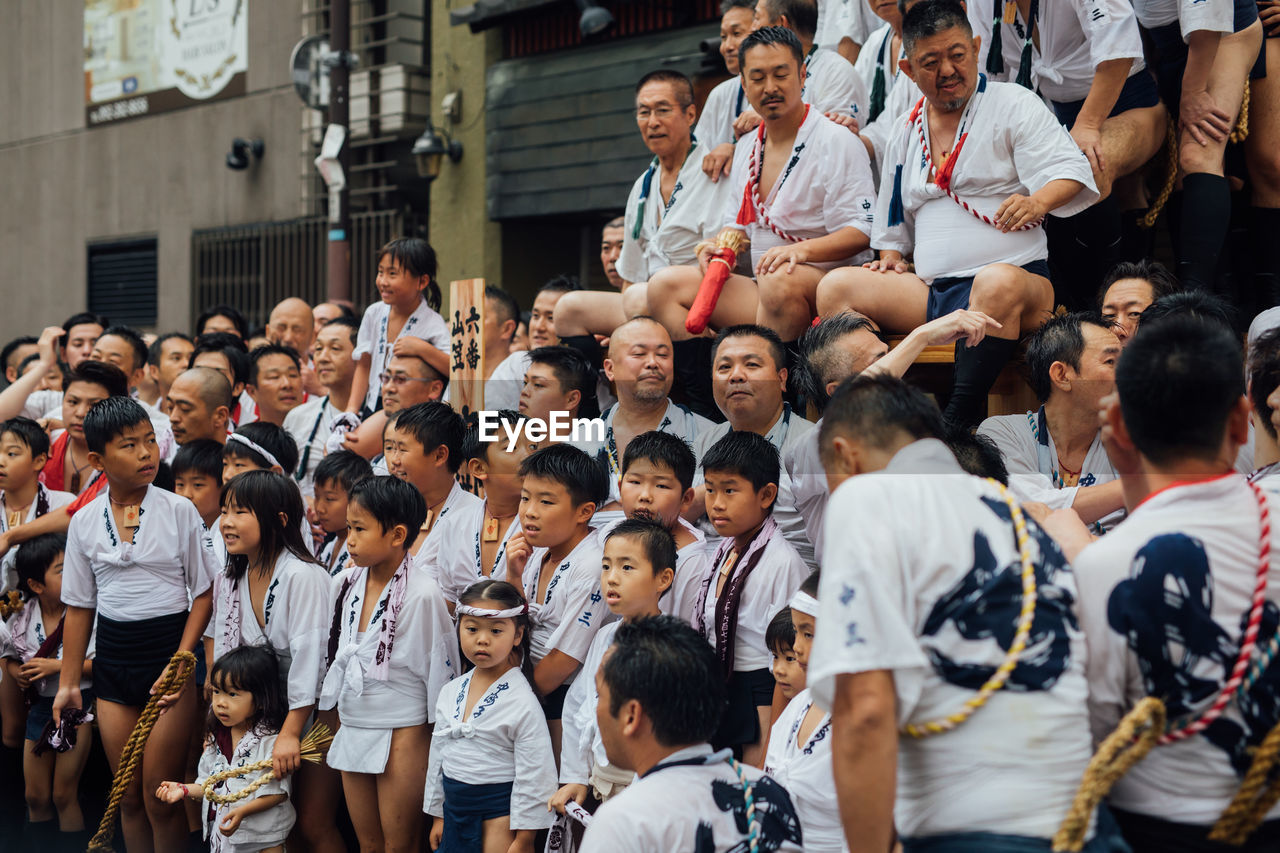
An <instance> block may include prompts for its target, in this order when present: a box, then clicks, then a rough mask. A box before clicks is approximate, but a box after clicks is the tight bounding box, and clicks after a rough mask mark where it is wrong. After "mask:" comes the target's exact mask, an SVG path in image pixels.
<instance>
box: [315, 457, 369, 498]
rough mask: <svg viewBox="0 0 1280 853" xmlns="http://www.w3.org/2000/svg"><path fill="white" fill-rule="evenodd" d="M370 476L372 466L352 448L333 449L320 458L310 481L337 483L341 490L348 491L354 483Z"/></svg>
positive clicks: (317, 483) (318, 483)
mask: <svg viewBox="0 0 1280 853" xmlns="http://www.w3.org/2000/svg"><path fill="white" fill-rule="evenodd" d="M372 476H373V466H372V465H370V464H369V460H368V459H365V458H364V457H363V456H361V455H360V454H359V453H356V452H355V451H354V450H335V451H334V452H333V453H329V454H327V455H326V456H325V457H324V458H323V459H321V460H320V464H319V465H317V466H316V472H315V475H314V477H313V478H312V482H313V483H315V484H316V485H317V486H318V485H320V484H321V483H337V484H338V486H340V487H341V488H342V491H344V492H348V493H350V492H351V489H352V487H353V486H355V484H356V483H358V482H360V481H361V480H363V479H364V478H365V477H372Z"/></svg>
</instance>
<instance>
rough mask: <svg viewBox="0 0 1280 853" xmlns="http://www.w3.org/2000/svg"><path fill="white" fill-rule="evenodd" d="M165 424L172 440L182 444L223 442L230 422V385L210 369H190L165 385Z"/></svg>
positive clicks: (225, 379) (219, 374)
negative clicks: (166, 402) (170, 431)
mask: <svg viewBox="0 0 1280 853" xmlns="http://www.w3.org/2000/svg"><path fill="white" fill-rule="evenodd" d="M168 401H169V425H170V426H171V427H172V428H173V438H174V440H175V441H176V442H177V443H178V444H179V445H182V444H186V443H188V442H191V441H196V440H197V439H201V438H210V439H213V440H214V441H216V442H218V443H219V444H224V443H226V440H227V425H228V424H229V423H230V422H231V405H232V395H231V383H230V382H228V381H227V377H225V376H223V375H222V374H221V373H220V372H218V371H217V370H214V369H213V368H211V367H193V368H191V369H190V370H187V371H184V372H183V373H181V374H179V376H178V378H177V379H175V380H173V384H172V385H170V386H169V397H168Z"/></svg>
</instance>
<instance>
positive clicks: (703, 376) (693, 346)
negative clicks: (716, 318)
mask: <svg viewBox="0 0 1280 853" xmlns="http://www.w3.org/2000/svg"><path fill="white" fill-rule="evenodd" d="M712 343H713V341H712V340H711V338H690V339H689V340H687V341H676V342H675V343H674V344H672V347H671V353H672V355H673V357H674V361H675V374H676V375H675V383H674V385H673V386H672V389H671V396H672V397H673V398H675V400H676V402H678V403H684V405H686V406H688V407H689V409H690V410H691V411H693V412H694V413H695V414H699V415H702V416H703V417H704V418H708V419H709V420H711V421H712V422H714V423H724V420H725V417H724V413H723V412H721V411H720V409H719V407H717V406H716V400H715V397H714V396H713V395H712V393H711V344H712ZM677 392H680V393H679V395H678V396H677Z"/></svg>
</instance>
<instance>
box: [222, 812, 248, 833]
mask: <svg viewBox="0 0 1280 853" xmlns="http://www.w3.org/2000/svg"><path fill="white" fill-rule="evenodd" d="M242 812H243V807H241V808H235V809H232V810H231V811H229V812H227V816H226V817H224V818H223V819H222V823H220V824H218V831H219V832H221V833H222V834H223V835H231V834H232V833H233V832H235V831H236V830H237V829H239V828H240V821H241V820H242V819H243V817H244V815H243V814H242Z"/></svg>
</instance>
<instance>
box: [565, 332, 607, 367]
mask: <svg viewBox="0 0 1280 853" xmlns="http://www.w3.org/2000/svg"><path fill="white" fill-rule="evenodd" d="M560 343H562V344H564V345H565V346H567V347H571V348H573V349H576V350H577V351H578V352H580V353H582V355H583V356H584V357H585V358H586V359H587V361H588V362H590V363H591V366H592V367H594V368H595V369H596V370H599V369H600V368H601V367H602V366H603V365H604V350H603V349H601V347H600V342H599V341H597V340H596V336H595V335H569V336H568V337H567V338H561V339H560Z"/></svg>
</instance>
